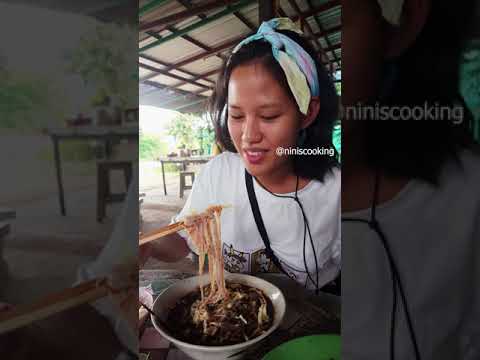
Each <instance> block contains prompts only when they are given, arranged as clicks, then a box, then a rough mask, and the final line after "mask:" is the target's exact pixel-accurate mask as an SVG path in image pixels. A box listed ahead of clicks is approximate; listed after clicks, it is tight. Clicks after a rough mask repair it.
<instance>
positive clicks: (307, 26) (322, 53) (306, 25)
mask: <svg viewBox="0 0 480 360" xmlns="http://www.w3.org/2000/svg"><path fill="white" fill-rule="evenodd" d="M288 3H289V4H290V6H291V7H292V8H293V10H295V12H296V13H297V14H301V13H302V11H301V10H300V7H299V6H298V5H297V2H296V1H295V0H288ZM302 19H303V21H302V24H303V27H304V28H305V29H307V31H308V33H309V34H310V36H312V37H313V30H312V28H311V27H310V24H309V23H308V22H307V21H305V19H304V18H302ZM313 42H314V43H315V44H317V47H318V48H319V50H320V57H322V56H323V57H324V58H325V59H326V60H327V61H328V63H329V64H330V72H331V73H333V64H332V62H331V61H330V58H329V57H328V56H327V54H326V53H325V51H324V50H323V48H322V44H320V41H319V40H318V39H317V38H316V37H313Z"/></svg>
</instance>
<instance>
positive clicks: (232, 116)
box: [230, 115, 243, 120]
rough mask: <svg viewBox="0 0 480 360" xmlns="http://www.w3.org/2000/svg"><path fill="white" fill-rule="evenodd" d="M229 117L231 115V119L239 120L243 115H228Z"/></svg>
mask: <svg viewBox="0 0 480 360" xmlns="http://www.w3.org/2000/svg"><path fill="white" fill-rule="evenodd" d="M230 117H231V118H232V119H233V120H241V119H243V115H230Z"/></svg>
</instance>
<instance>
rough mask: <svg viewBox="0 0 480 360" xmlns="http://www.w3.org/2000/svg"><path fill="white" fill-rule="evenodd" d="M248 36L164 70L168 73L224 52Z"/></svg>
mask: <svg viewBox="0 0 480 360" xmlns="http://www.w3.org/2000/svg"><path fill="white" fill-rule="evenodd" d="M249 35H251V33H249V34H247V35H244V36H240V37H237V38H235V39H233V40H229V41H226V42H224V43H222V44H221V45H218V46H216V47H214V48H212V49H211V50H210V51H207V52H204V53H201V54H198V55H194V56H192V57H189V58H187V59H185V60H182V61H179V62H178V63H175V64H172V65H171V66H170V67H167V68H166V69H165V70H166V71H170V70H173V69H178V68H180V67H182V66H185V65H187V64H190V63H192V62H194V61H197V60H200V59H204V58H206V57H208V56H210V55H212V54H215V53H218V52H221V51H224V50H226V49H229V48H231V47H233V46H235V45H237V44H238V43H239V42H240V41H241V40H242V39H243V38H245V36H249Z"/></svg>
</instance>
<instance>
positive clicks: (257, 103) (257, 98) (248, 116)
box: [227, 63, 301, 177]
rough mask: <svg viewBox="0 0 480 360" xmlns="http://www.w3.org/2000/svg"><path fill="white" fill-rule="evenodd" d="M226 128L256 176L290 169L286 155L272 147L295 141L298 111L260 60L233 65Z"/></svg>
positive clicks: (290, 145) (285, 145) (249, 170)
mask: <svg viewBox="0 0 480 360" xmlns="http://www.w3.org/2000/svg"><path fill="white" fill-rule="evenodd" d="M227 106H228V130H229V133H230V136H231V138H232V140H233V143H234V145H235V148H236V149H237V151H238V153H239V154H240V156H241V157H242V159H243V162H244V163H245V167H246V168H247V170H248V172H249V173H250V174H252V175H253V176H256V177H262V176H271V175H275V174H277V175H278V174H283V171H289V170H290V160H289V157H288V156H279V155H277V153H276V149H277V148H279V147H282V148H285V149H286V148H290V147H294V146H295V144H296V139H297V136H298V131H299V130H300V123H301V121H300V115H301V114H300V112H299V111H298V107H297V104H296V102H295V100H293V99H292V98H291V97H290V94H289V93H287V92H286V91H285V90H284V89H283V87H282V86H281V85H280V84H279V83H278V80H276V79H275V78H274V77H273V76H272V74H271V73H270V72H269V71H268V70H267V69H265V66H264V65H262V64H260V63H251V64H247V65H241V66H238V67H236V68H235V69H234V70H233V72H232V74H231V77H230V81H229V84H228V102H227Z"/></svg>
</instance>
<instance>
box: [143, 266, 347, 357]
mask: <svg viewBox="0 0 480 360" xmlns="http://www.w3.org/2000/svg"><path fill="white" fill-rule="evenodd" d="M194 275H196V273H195V272H181V271H176V270H141V271H140V278H139V283H140V286H148V287H149V288H151V289H152V292H153V296H154V298H155V297H156V296H157V295H158V293H160V292H161V291H162V289H163V288H165V287H166V286H168V285H170V284H172V283H173V282H175V281H178V280H179V279H183V278H186V277H190V276H194ZM259 276H260V277H262V278H264V279H266V280H268V281H270V282H271V283H273V284H275V285H276V286H278V287H279V288H280V289H281V290H282V292H283V294H284V296H285V298H286V301H287V312H286V314H285V318H284V321H283V322H282V324H281V325H280V327H279V328H278V329H277V330H275V332H274V333H273V334H271V335H270V336H269V337H268V338H266V339H265V340H263V341H262V342H261V343H259V344H258V345H256V346H255V347H253V348H251V349H249V350H248V351H247V352H246V353H245V357H244V360H259V359H261V358H262V357H263V356H264V355H265V354H266V353H268V352H269V351H270V350H272V349H273V348H275V347H277V346H278V345H280V344H282V343H284V342H286V341H288V340H291V339H294V338H297V337H301V336H307V335H313V334H332V333H333V334H340V298H339V297H337V296H334V295H330V294H326V293H320V294H319V295H318V296H316V295H315V294H314V293H312V292H310V291H307V290H306V289H304V288H303V287H302V286H300V285H299V284H297V283H295V282H293V281H292V280H290V279H288V278H286V277H284V276H283V275H279V274H261V275H260V274H259ZM152 327H153V325H152V324H151V322H150V320H148V321H147V322H146V324H145V326H144V327H143V328H142V329H140V330H141V331H140V335H141V339H143V338H142V336H143V335H144V334H146V332H148V331H150V332H152V331H153V330H152V329H151V328H152ZM157 338H160V340H159V348H156V349H151V348H142V343H141V345H140V351H141V352H143V353H149V354H150V358H149V359H152V360H190V357H188V356H187V355H185V354H183V353H182V352H181V351H180V350H178V349H176V348H175V347H174V346H173V344H171V343H170V342H168V341H166V340H165V339H162V338H161V336H160V335H157Z"/></svg>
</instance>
